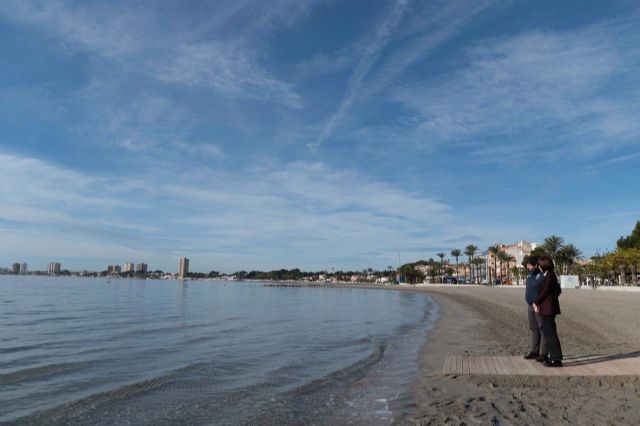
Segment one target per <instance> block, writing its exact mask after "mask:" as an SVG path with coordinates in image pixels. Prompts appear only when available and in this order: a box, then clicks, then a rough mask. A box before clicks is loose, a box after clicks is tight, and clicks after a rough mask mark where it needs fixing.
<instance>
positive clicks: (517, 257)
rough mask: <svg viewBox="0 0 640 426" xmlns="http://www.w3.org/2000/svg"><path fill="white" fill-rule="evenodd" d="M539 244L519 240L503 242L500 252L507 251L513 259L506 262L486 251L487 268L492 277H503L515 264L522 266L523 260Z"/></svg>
mask: <svg viewBox="0 0 640 426" xmlns="http://www.w3.org/2000/svg"><path fill="white" fill-rule="evenodd" d="M536 247H538V244H536V243H530V242H529V241H524V240H523V241H517V242H515V243H512V244H501V245H500V252H503V253H506V254H507V255H509V256H511V257H512V258H513V260H511V261H510V262H508V263H506V262H504V261H501V260H500V258H499V257H498V258H496V256H495V255H494V254H493V253H492V252H491V251H487V252H486V253H485V258H486V260H487V262H486V268H487V271H488V272H489V273H490V274H491V277H492V279H494V280H495V279H496V278H502V277H505V276H508V275H509V272H508V271H509V268H511V267H513V266H518V267H519V266H522V262H523V261H524V259H525V257H526V256H528V255H529V254H530V253H531V252H532V251H533V250H534V249H535V248H536Z"/></svg>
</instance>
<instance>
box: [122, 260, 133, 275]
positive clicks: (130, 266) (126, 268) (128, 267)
mask: <svg viewBox="0 0 640 426" xmlns="http://www.w3.org/2000/svg"><path fill="white" fill-rule="evenodd" d="M134 269H135V265H134V264H133V263H130V262H127V263H125V264H124V269H123V271H122V272H125V273H127V272H131V273H133V272H134Z"/></svg>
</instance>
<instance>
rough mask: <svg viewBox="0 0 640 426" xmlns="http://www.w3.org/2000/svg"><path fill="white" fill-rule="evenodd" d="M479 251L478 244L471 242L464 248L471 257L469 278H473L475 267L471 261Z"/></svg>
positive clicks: (465, 252)
mask: <svg viewBox="0 0 640 426" xmlns="http://www.w3.org/2000/svg"><path fill="white" fill-rule="evenodd" d="M477 252H478V246H474V245H473V244H469V245H468V246H466V247H465V248H464V254H465V256H467V258H468V259H469V280H472V279H473V277H472V276H473V268H472V267H471V262H472V261H473V258H474V257H475V255H476V253H477Z"/></svg>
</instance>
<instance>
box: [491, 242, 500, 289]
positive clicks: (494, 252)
mask: <svg viewBox="0 0 640 426" xmlns="http://www.w3.org/2000/svg"><path fill="white" fill-rule="evenodd" d="M501 248H502V246H501V245H500V244H494V245H492V246H489V253H491V254H492V255H493V273H494V274H495V276H494V277H493V279H492V278H491V268H489V282H490V283H491V284H493V282H494V281H495V279H496V278H497V276H498V265H497V264H498V253H500V249H501Z"/></svg>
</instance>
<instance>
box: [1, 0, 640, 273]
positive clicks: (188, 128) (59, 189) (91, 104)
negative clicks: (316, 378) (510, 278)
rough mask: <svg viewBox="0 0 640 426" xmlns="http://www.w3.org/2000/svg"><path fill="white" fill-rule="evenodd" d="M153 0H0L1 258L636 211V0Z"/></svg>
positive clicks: (413, 246) (308, 252)
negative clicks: (135, 0)
mask: <svg viewBox="0 0 640 426" xmlns="http://www.w3.org/2000/svg"><path fill="white" fill-rule="evenodd" d="M154 5H156V3H148V4H140V3H132V2H127V1H123V0H116V1H113V2H108V3H104V2H100V3H98V2H94V1H78V0H69V1H62V0H49V1H39V0H34V1H28V2H27V1H21V0H4V1H2V2H0V37H1V39H2V40H3V43H0V57H1V58H2V63H3V64H5V66H3V67H0V132H1V133H2V140H0V182H2V185H0V265H3V266H5V265H6V267H12V264H13V263H14V262H20V263H27V264H28V265H30V266H31V268H34V267H35V265H41V266H37V269H43V270H46V268H47V265H48V264H49V263H50V262H52V261H55V262H60V263H61V264H62V266H63V268H64V269H69V270H81V269H88V270H95V271H98V270H103V268H105V267H106V266H107V265H110V264H111V265H113V264H116V263H117V264H119V265H122V266H124V265H125V263H128V262H133V263H135V264H137V263H140V262H147V263H148V264H149V265H150V266H151V268H152V269H154V270H155V269H160V270H163V271H176V267H177V265H178V259H180V258H181V257H184V256H187V257H189V259H190V267H191V269H193V270H195V271H203V272H204V271H209V270H217V271H221V272H227V273H228V272H234V271H238V270H242V269H245V270H252V269H254V270H262V271H268V270H274V269H280V268H285V269H291V268H301V269H304V270H309V271H318V270H331V269H332V268H335V269H336V270H338V269H352V270H353V269H358V270H361V269H365V268H369V267H371V268H375V269H385V268H386V267H387V266H389V265H391V266H394V267H395V266H397V264H398V257H399V256H400V258H401V259H402V261H403V262H404V261H407V262H409V261H415V260H418V259H428V258H430V257H433V258H435V257H436V253H437V252H447V253H448V252H449V251H450V250H451V249H453V248H459V249H463V248H464V247H465V246H466V245H467V244H475V245H477V246H479V247H481V248H484V247H488V246H489V245H492V244H496V243H512V242H514V241H519V240H528V241H542V240H543V239H544V238H545V237H547V236H549V235H552V234H556V235H560V236H562V237H564V238H565V240H567V241H569V242H571V243H573V244H575V245H576V246H577V247H579V248H580V249H581V250H582V251H583V253H584V254H585V256H590V255H593V254H595V253H596V252H602V251H605V250H607V249H609V250H611V249H614V248H615V242H616V240H617V239H618V238H619V237H620V236H622V235H627V234H628V233H629V232H630V231H631V230H632V229H633V226H634V224H635V222H636V221H637V220H639V219H640V198H639V197H637V196H636V192H637V191H634V189H635V188H638V187H640V167H638V161H639V160H640V120H638V117H640V72H639V71H640V54H639V53H640V52H639V50H640V47H639V46H640V4H638V3H636V2H626V1H613V2H582V1H578V0H574V1H563V2H556V1H544V0H543V1H519V2H505V1H500V0H486V1H476V0H467V1H459V2H450V1H446V0H436V1H427V2H425V1H414V0H383V1H378V2H370V1H364V0H349V1H347V0H341V1H340V0H332V1H313V0H282V1H278V2H268V1H251V0H247V1H240V2H238V1H227V0H221V1H218V2H213V3H209V2H200V1H196V2H189V3H188V4H185V3H184V2H178V1H167V2H163V4H162V7H153V6H154ZM52 256H55V259H53V258H52ZM130 267H131V266H130V265H129V268H130Z"/></svg>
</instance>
